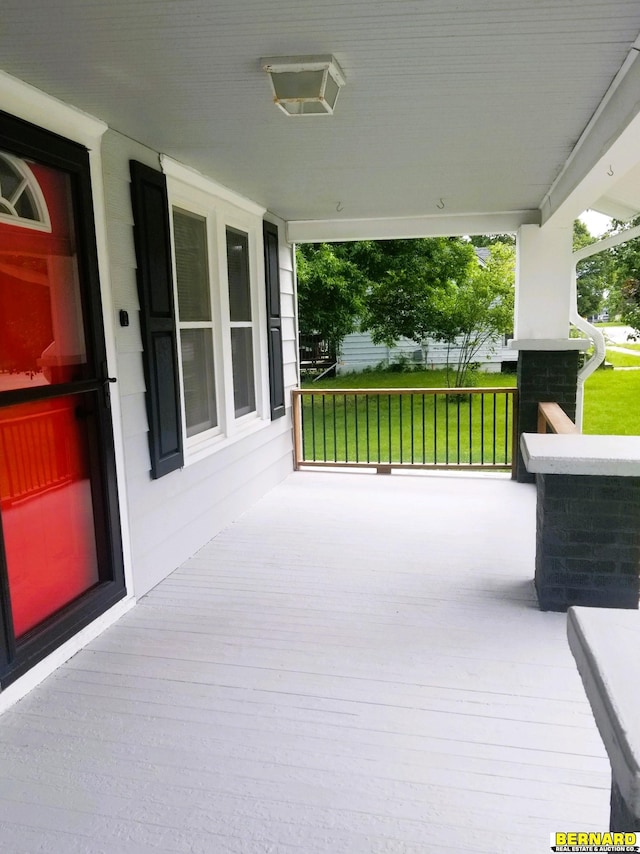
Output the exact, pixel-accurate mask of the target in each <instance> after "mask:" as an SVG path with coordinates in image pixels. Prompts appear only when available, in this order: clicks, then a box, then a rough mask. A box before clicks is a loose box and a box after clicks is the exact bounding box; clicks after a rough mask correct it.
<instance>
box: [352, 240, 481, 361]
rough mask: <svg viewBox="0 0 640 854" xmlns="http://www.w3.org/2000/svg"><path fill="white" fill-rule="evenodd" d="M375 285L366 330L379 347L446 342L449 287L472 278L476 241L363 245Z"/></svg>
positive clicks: (367, 304) (369, 298)
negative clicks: (443, 336)
mask: <svg viewBox="0 0 640 854" xmlns="http://www.w3.org/2000/svg"><path fill="white" fill-rule="evenodd" d="M355 251H356V253H363V254H364V255H366V258H363V259H362V260H361V261H360V263H362V264H363V265H365V266H366V271H367V277H368V278H369V281H370V282H371V287H370V289H369V291H368V292H367V295H366V297H365V313H364V318H363V328H364V329H367V330H368V331H370V333H371V337H372V339H373V341H374V343H376V344H380V343H384V344H386V345H387V346H393V345H394V344H395V343H396V342H397V341H398V339H399V338H408V339H409V340H410V341H414V342H415V343H416V344H417V345H418V346H419V347H421V348H422V351H423V357H424V358H425V361H426V349H427V339H428V338H434V337H435V338H441V326H442V306H443V304H444V299H445V295H446V292H447V289H448V288H449V287H451V286H453V285H455V284H456V283H457V282H462V281H463V280H466V279H467V278H468V277H469V276H470V275H471V272H472V270H473V268H474V266H477V258H476V255H475V252H474V249H473V246H472V245H471V244H470V243H466V242H463V241H461V240H457V239H451V238H446V237H431V238H427V237H425V238H421V239H418V240H388V241H378V242H377V243H376V244H375V246H373V247H366V246H360V247H358V249H357V250H355Z"/></svg>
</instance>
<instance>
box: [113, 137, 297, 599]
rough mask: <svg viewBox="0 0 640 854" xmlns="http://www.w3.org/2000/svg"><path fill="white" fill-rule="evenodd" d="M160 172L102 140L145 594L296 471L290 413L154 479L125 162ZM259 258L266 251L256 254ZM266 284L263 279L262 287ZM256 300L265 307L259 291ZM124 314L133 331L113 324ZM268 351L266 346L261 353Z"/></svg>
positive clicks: (288, 302) (286, 319)
mask: <svg viewBox="0 0 640 854" xmlns="http://www.w3.org/2000/svg"><path fill="white" fill-rule="evenodd" d="M130 159H136V160H140V161H141V162H143V163H147V164H148V165H149V166H152V167H155V168H158V167H159V156H158V154H157V153H156V152H154V151H152V150H150V149H148V148H145V147H144V146H142V145H140V144H138V143H136V142H134V141H132V140H130V139H128V138H127V137H124V136H122V135H120V134H118V133H116V132H114V131H108V132H107V133H106V134H105V136H104V140H103V170H104V185H105V208H106V222H107V235H108V250H109V257H110V276H111V293H112V305H113V312H114V321H113V322H114V328H115V338H116V351H117V376H118V385H117V390H118V392H119V394H120V400H121V411H122V433H123V437H124V453H125V460H126V473H125V485H124V486H125V488H126V493H127V497H128V506H129V527H130V534H131V551H132V563H133V584H134V592H135V595H136V596H141V595H143V594H144V593H146V592H147V591H148V590H150V589H151V588H152V587H154V586H155V585H156V584H157V583H158V582H159V581H161V580H162V579H163V578H165V577H166V576H167V575H168V574H169V573H170V572H172V570H174V569H175V568H176V567H177V566H178V565H179V564H180V563H182V562H183V561H184V560H185V559H187V558H188V557H189V556H191V555H193V554H194V553H195V552H196V551H198V549H199V548H201V546H203V545H204V544H205V543H206V542H207V541H208V540H210V539H211V538H212V537H214V536H215V535H216V534H217V533H218V532H219V531H220V530H221V529H222V528H224V527H225V526H226V525H228V524H229V523H230V522H231V521H233V519H235V518H236V517H237V516H238V515H240V514H241V513H242V512H243V511H244V510H246V509H247V508H248V507H249V506H250V505H251V504H252V503H253V502H254V501H256V500H257V499H258V498H259V497H260V496H261V495H263V494H264V493H265V492H266V491H267V490H269V489H270V488H271V487H273V486H275V484H277V483H278V482H279V481H280V480H282V478H284V477H285V476H286V475H287V474H288V473H289V472H290V471H291V470H292V445H291V414H290V409H288V411H287V415H286V416H285V417H283V418H280V419H278V420H276V421H274V422H270V421H269V420H268V418H267V419H266V420H263V421H261V422H256V423H254V424H253V425H252V428H251V430H249V431H246V432H243V433H240V434H238V435H237V437H236V438H234V440H233V441H230V442H226V443H225V444H224V446H222V447H220V448H219V449H217V450H215V451H214V452H212V453H210V454H209V455H208V456H206V457H204V458H201V459H198V460H197V461H194V462H191V463H190V464H189V465H186V466H185V467H184V468H183V469H181V470H180V471H176V472H172V473H171V474H169V475H166V476H165V477H163V478H160V479H159V480H152V479H151V475H150V462H149V447H148V441H147V432H148V424H147V416H146V408H145V383H144V373H143V368H142V340H141V336H140V322H139V303H138V294H137V285H136V262H135V250H134V242H133V218H132V212H131V202H130V186H129V160H130ZM270 219H272V221H274V222H275V223H276V224H277V225H279V233H280V240H281V243H280V250H281V251H280V258H281V271H280V274H281V287H282V314H283V339H284V341H283V343H284V363H285V364H284V369H285V384H286V386H287V394H288V391H289V390H290V388H292V387H293V386H295V385H296V364H297V354H296V345H295V320H294V302H295V300H294V280H293V259H292V253H291V251H290V248H289V247H288V246H287V244H286V243H285V242H284V231H285V228H284V223H282V222H279V221H278V220H277V219H276V218H273V217H270ZM259 257H260V259H261V258H262V251H261V250H260V253H259ZM260 281H262V277H261V279H260ZM260 299H263V300H264V299H265V297H264V288H262V293H261V295H260ZM120 309H126V310H127V311H128V312H129V318H130V325H129V326H128V327H125V328H122V327H120V326H119V324H118V323H116V318H117V316H118V312H119V310H120ZM265 346H266V345H265ZM265 352H266V350H265Z"/></svg>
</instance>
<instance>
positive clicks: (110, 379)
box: [102, 362, 118, 409]
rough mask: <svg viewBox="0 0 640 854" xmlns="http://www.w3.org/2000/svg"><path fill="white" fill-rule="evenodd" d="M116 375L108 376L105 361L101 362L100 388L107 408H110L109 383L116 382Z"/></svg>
mask: <svg viewBox="0 0 640 854" xmlns="http://www.w3.org/2000/svg"><path fill="white" fill-rule="evenodd" d="M117 382H118V378H117V377H110V376H109V371H108V370H107V363H106V362H103V363H102V388H103V392H104V405H105V407H106V408H107V409H111V391H110V390H109V386H110V385H111V383H117Z"/></svg>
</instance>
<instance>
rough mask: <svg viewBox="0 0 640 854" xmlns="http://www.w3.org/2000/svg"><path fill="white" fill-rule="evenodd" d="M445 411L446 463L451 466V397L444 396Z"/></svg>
mask: <svg viewBox="0 0 640 854" xmlns="http://www.w3.org/2000/svg"><path fill="white" fill-rule="evenodd" d="M444 402H445V410H444V429H445V435H446V444H445V454H444V461H445V463H446V464H447V465H449V395H448V394H445V395H444Z"/></svg>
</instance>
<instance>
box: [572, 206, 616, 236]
mask: <svg viewBox="0 0 640 854" xmlns="http://www.w3.org/2000/svg"><path fill="white" fill-rule="evenodd" d="M578 219H580V220H581V221H582V222H583V223H584V224H585V225H586V226H587V228H588V229H589V232H590V233H591V235H592V237H600V235H601V234H604V232H605V231H606V230H607V228H608V227H609V226H610V225H611V217H608V216H605V215H604V214H601V213H598V212H597V211H584V213H581V214H580V216H579V217H578Z"/></svg>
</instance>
